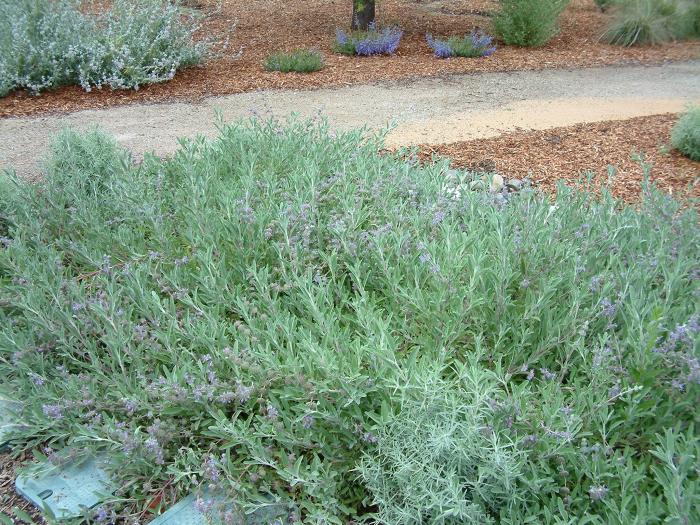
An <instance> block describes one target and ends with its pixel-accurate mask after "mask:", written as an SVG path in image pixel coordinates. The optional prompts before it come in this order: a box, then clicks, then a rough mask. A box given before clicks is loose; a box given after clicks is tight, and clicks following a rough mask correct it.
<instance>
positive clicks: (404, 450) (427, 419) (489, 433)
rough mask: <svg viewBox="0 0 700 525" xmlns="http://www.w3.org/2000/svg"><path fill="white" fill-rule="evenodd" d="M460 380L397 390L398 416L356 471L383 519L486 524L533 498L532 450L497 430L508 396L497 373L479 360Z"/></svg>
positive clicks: (431, 380)
mask: <svg viewBox="0 0 700 525" xmlns="http://www.w3.org/2000/svg"><path fill="white" fill-rule="evenodd" d="M455 376H456V377H454V378H453V379H450V380H445V379H444V378H442V377H441V376H440V374H436V373H435V372H430V371H429V372H427V373H426V374H425V375H424V376H420V375H419V376H417V377H416V378H415V379H414V382H413V383H409V384H408V385H407V386H406V387H405V388H404V389H402V390H400V391H399V392H397V398H398V399H399V400H400V401H399V403H398V404H399V408H398V413H397V414H396V415H395V416H393V417H391V418H389V419H388V421H386V422H385V424H384V426H383V427H382V428H381V429H380V430H379V434H378V436H377V448H376V449H375V450H372V451H371V452H369V453H367V454H366V455H365V458H364V460H363V462H362V463H361V465H360V467H359V469H358V470H359V472H360V476H361V479H362V480H363V483H364V484H365V486H366V487H367V489H368V490H369V492H370V493H371V495H372V504H374V505H375V506H376V507H377V508H378V509H379V510H378V512H377V515H376V519H377V521H378V522H380V523H386V524H394V525H399V524H403V525H415V524H421V523H433V524H442V523H444V524H447V523H450V524H455V525H456V524H474V525H476V524H486V523H492V522H493V518H492V517H491V516H490V515H489V514H490V512H489V509H502V510H503V511H505V512H512V511H513V510H514V509H515V508H517V506H518V505H519V504H521V503H522V502H523V501H525V500H527V499H528V496H527V495H526V494H525V488H524V486H522V483H523V482H524V480H525V475H524V465H525V463H526V457H527V453H526V451H525V450H523V449H521V448H519V446H518V443H517V442H514V441H513V440H512V436H511V435H509V432H508V431H507V429H505V428H502V427H501V428H494V426H493V424H494V422H495V421H497V417H495V412H496V411H495V410H494V407H495V406H498V403H499V402H503V401H504V399H505V398H506V393H505V391H504V390H503V389H502V388H501V386H500V385H499V384H498V376H497V375H496V374H494V373H492V372H489V371H487V370H485V369H483V368H482V367H481V366H480V365H479V364H477V363H476V359H474V360H473V361H472V362H471V363H469V364H466V365H465V366H463V367H460V368H459V371H458V372H457V373H456V374H455Z"/></svg>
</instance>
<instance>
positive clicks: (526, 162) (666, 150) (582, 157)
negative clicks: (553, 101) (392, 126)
mask: <svg viewBox="0 0 700 525" xmlns="http://www.w3.org/2000/svg"><path fill="white" fill-rule="evenodd" d="M677 119H678V116H677V115H670V114H668V115H655V116H651V117H638V118H633V119H629V120H621V121H609V122H599V123H595V124H579V125H576V126H570V127H562V128H555V129H551V130H546V131H520V132H514V133H508V134H506V135H502V136H500V137H497V138H492V139H486V140H472V141H468V142H459V143H455V144H444V145H439V146H423V147H422V148H421V149H420V152H421V156H422V158H423V159H424V160H426V159H428V158H430V157H431V156H432V155H439V156H443V157H449V158H450V159H452V165H453V166H454V167H457V168H467V169H474V170H479V171H480V170H487V171H489V170H495V171H497V172H499V173H501V174H502V175H503V176H504V177H506V178H519V179H524V178H529V179H530V180H531V181H532V183H533V185H536V186H538V187H540V188H542V189H544V190H545V191H548V192H552V193H554V192H555V191H556V186H557V183H558V182H559V181H560V180H561V181H564V182H565V183H566V184H568V185H585V186H588V185H587V183H586V182H585V181H586V177H585V176H584V177H583V182H582V181H581V179H582V175H584V174H585V173H586V172H587V171H590V172H591V173H593V174H594V177H593V180H592V187H591V189H593V190H594V191H596V190H597V189H598V188H599V187H600V185H601V184H605V183H607V180H608V168H607V167H608V165H613V166H615V168H616V169H617V172H616V175H615V176H614V177H613V179H612V184H611V191H612V193H613V195H614V196H616V197H619V198H622V199H624V200H626V201H628V202H635V201H638V200H639V197H640V188H641V183H642V180H643V170H642V168H641V166H640V164H639V162H638V161H635V160H634V159H633V156H634V155H635V154H639V153H643V155H644V160H645V162H648V163H651V164H652V165H653V166H652V169H651V180H652V182H654V183H655V184H656V185H657V186H658V187H660V188H661V189H663V190H664V191H666V192H668V193H670V194H672V195H674V196H677V197H693V198H700V162H694V161H692V160H690V159H688V158H686V157H683V156H682V155H680V154H679V153H678V152H677V151H674V150H670V145H669V136H670V131H671V128H672V127H673V124H674V123H675V122H676V120H677Z"/></svg>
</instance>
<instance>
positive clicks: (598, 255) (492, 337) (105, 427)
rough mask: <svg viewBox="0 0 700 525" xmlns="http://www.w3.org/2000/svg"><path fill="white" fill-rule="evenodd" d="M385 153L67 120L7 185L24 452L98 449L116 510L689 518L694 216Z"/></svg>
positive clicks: (9, 333)
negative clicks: (190, 496)
mask: <svg viewBox="0 0 700 525" xmlns="http://www.w3.org/2000/svg"><path fill="white" fill-rule="evenodd" d="M381 148H382V142H381V140H379V139H378V138H376V137H374V136H367V135H365V134H363V133H362V132H360V131H353V132H347V133H340V134H334V133H331V132H330V131H329V129H328V128H327V126H326V125H325V124H314V123H312V122H305V121H291V122H289V123H279V122H275V121H259V120H254V121H252V122H249V123H234V124H231V125H227V126H222V128H221V133H220V136H219V137H218V138H216V139H215V140H212V141H208V140H205V139H204V138H199V139H196V140H194V141H191V142H186V143H184V144H183V146H182V148H181V149H180V150H179V151H177V152H176V153H175V154H174V155H172V156H171V157H169V158H166V159H160V158H156V157H153V156H147V157H146V158H145V159H144V160H143V162H141V163H134V162H132V161H131V159H130V158H129V156H128V154H127V153H126V152H124V151H123V150H121V149H120V148H118V147H117V146H116V143H115V141H114V139H112V138H111V137H108V136H106V135H104V134H102V133H99V132H96V131H92V132H88V133H84V134H83V133H76V132H65V133H64V134H62V135H61V136H60V137H59V138H58V142H57V144H56V146H55V149H54V151H53V153H52V156H51V158H50V159H49V161H48V162H47V165H46V166H47V167H46V173H45V177H44V178H43V180H42V181H40V182H39V183H37V184H29V183H26V182H24V181H21V180H18V179H17V178H16V177H14V176H13V175H11V174H9V175H7V176H0V397H11V398H14V399H17V400H18V401H20V402H21V408H20V409H19V416H18V417H19V418H20V419H21V424H22V426H21V428H18V429H15V435H14V438H15V439H16V447H17V449H18V450H20V449H35V448H38V447H44V446H50V447H51V448H53V449H55V450H56V451H58V450H59V449H61V448H62V447H66V446H67V447H71V448H73V450H74V451H76V452H77V453H80V451H81V450H83V449H87V450H99V451H103V452H105V453H107V454H109V455H110V457H111V458H113V460H114V472H113V474H114V477H115V482H116V483H117V484H118V485H120V487H121V489H120V490H119V491H118V492H117V494H116V497H115V498H114V500H113V501H111V502H108V508H109V510H110V511H111V510H112V509H113V510H115V511H117V512H118V513H119V514H120V515H121V516H123V517H124V518H126V519H132V518H137V517H138V516H139V515H140V514H141V513H142V511H143V509H144V508H145V505H146V504H147V502H149V501H152V498H153V497H155V496H156V495H158V494H165V501H164V505H170V504H171V503H172V502H173V501H174V500H175V499H177V498H179V497H182V496H183V495H185V494H187V493H189V492H190V491H192V490H197V487H209V486H213V487H214V488H215V489H217V490H219V491H222V492H223V493H225V494H228V495H229V496H230V498H231V500H232V501H236V502H238V503H239V504H240V506H241V509H240V510H241V511H252V510H254V509H255V508H257V507H259V506H261V505H263V506H264V505H267V504H269V502H270V501H274V502H278V503H279V504H281V505H282V506H283V508H285V509H288V510H289V513H290V520H289V521H291V522H297V523H298V522H303V523H314V524H316V523H320V524H321V523H332V524H342V523H347V522H348V521H349V520H361V519H365V518H367V519H371V517H372V515H375V516H376V519H377V520H378V521H379V522H383V523H386V524H387V525H398V524H401V525H405V524H406V523H425V524H428V523H440V522H441V520H442V522H445V523H448V522H450V521H452V522H453V523H454V522H462V523H463V522H467V523H469V521H472V522H479V520H481V519H482V518H483V521H484V522H488V521H492V522H494V523H500V524H504V525H515V524H521V523H552V524H553V523H571V522H580V521H581V520H585V521H586V522H588V523H601V524H602V523H605V524H620V525H622V524H629V523H635V522H636V523H640V522H662V521H664V520H666V521H668V522H674V523H683V522H684V520H685V522H687V523H698V522H700V516H698V511H697V509H699V508H700V501H698V499H699V498H700V495H699V492H698V491H697V485H698V471H697V469H694V468H692V467H693V466H694V465H696V464H697V459H696V458H695V459H694V457H693V456H694V454H695V450H696V449H697V447H696V446H695V445H694V443H696V442H697V439H698V435H697V430H696V429H697V428H698V410H697V399H698V395H700V385H699V383H700V367H699V366H698V362H699V361H698V356H699V354H700V352H699V350H700V349H699V344H698V333H700V323H699V318H698V314H699V313H700V307H699V306H698V305H699V304H700V302H698V296H699V294H700V266H699V264H698V261H700V227H699V226H698V217H697V214H696V211H695V208H694V207H693V206H684V203H681V202H677V201H675V200H673V199H672V198H670V197H669V196H668V195H664V194H662V193H660V192H657V191H655V190H654V189H653V188H652V187H645V188H644V191H643V192H642V193H641V194H640V199H641V201H640V203H639V204H638V205H636V206H626V205H624V204H623V203H620V202H617V201H615V200H614V199H612V198H611V197H610V196H609V195H608V194H604V195H603V196H602V197H600V198H595V197H593V196H592V195H589V194H587V193H585V192H579V191H573V190H569V189H566V188H565V187H561V188H560V189H559V191H558V193H557V196H556V198H555V199H553V200H552V199H551V198H550V197H549V196H547V195H540V194H539V193H538V192H536V191H533V190H524V191H521V192H519V193H516V194H511V195H503V194H497V195H493V194H489V193H486V192H472V191H469V188H470V187H471V184H470V180H472V179H474V178H479V177H480V174H471V173H463V174H460V176H459V177H454V176H451V177H448V176H447V172H448V165H447V163H446V162H436V163H429V164H426V165H420V164H418V163H416V162H414V161H412V160H411V159H407V158H405V153H406V152H401V153H397V154H391V153H379V151H380V150H381ZM645 169H646V168H645ZM457 186H458V187H457ZM57 453H58V452H57ZM164 487H167V490H165V491H164V490H163V488H164ZM671 488H672V489H673V490H670V489H671ZM416 498H417V500H418V501H417V502H416V501H414V499H416ZM419 506H420V507H424V508H425V509H426V510H425V512H424V513H420V512H419V508H418V507H419ZM404 520H405V521H404Z"/></svg>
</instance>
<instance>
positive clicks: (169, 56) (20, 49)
mask: <svg viewBox="0 0 700 525" xmlns="http://www.w3.org/2000/svg"><path fill="white" fill-rule="evenodd" d="M92 4H93V3H92V2H88V1H80V0H16V1H11V2H9V1H4V2H2V16H0V96H4V95H7V94H8V93H9V92H11V91H12V90H15V89H27V90H28V91H30V92H31V93H34V94H36V93H39V92H40V91H43V90H46V89H50V88H54V87H58V86H62V85H66V84H78V85H80V86H81V87H82V88H83V89H85V90H86V91H90V90H92V89H94V88H101V87H103V86H107V87H110V88H112V89H138V88H139V87H140V86H143V85H145V84H150V83H154V82H163V81H167V80H170V79H172V78H173V77H174V76H175V73H176V72H177V71H178V70H179V69H181V68H184V67H186V66H190V65H193V64H196V63H197V62H199V61H201V60H202V59H203V58H204V57H205V56H206V54H207V51H208V50H209V49H210V48H211V45H212V44H213V42H204V41H200V42H195V41H194V40H193V35H194V33H195V31H196V30H197V29H198V27H199V23H198V21H197V20H196V19H195V18H194V17H193V15H192V12H191V11H184V10H182V9H180V8H179V7H178V5H177V2H168V1H165V0H115V1H114V2H111V3H110V5H109V8H105V5H104V3H102V4H100V5H92Z"/></svg>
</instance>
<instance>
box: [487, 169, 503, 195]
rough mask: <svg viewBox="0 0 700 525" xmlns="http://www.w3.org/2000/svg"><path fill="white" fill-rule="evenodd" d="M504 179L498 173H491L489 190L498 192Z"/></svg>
mask: <svg viewBox="0 0 700 525" xmlns="http://www.w3.org/2000/svg"><path fill="white" fill-rule="evenodd" d="M504 184H505V181H504V180H503V177H501V176H500V175H499V174H498V173H494V174H493V175H491V184H489V190H490V191H491V192H493V193H498V192H499V191H501V190H502V189H503V186H504Z"/></svg>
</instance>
